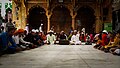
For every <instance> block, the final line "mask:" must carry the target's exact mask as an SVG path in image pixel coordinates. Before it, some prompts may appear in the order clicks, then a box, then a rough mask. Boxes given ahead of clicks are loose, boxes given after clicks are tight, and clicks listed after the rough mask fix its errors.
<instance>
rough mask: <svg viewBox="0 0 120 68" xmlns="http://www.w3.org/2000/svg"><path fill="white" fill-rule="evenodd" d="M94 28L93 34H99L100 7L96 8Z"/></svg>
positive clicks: (100, 28)
mask: <svg viewBox="0 0 120 68" xmlns="http://www.w3.org/2000/svg"><path fill="white" fill-rule="evenodd" d="M95 15H96V28H95V32H96V33H99V32H100V31H102V21H101V20H100V5H97V6H96V12H95Z"/></svg>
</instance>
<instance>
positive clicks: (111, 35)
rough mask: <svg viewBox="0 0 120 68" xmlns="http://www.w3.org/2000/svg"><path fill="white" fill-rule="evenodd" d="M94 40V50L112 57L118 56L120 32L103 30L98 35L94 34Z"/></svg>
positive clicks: (119, 52)
mask: <svg viewBox="0 0 120 68" xmlns="http://www.w3.org/2000/svg"><path fill="white" fill-rule="evenodd" d="M94 39H95V41H96V42H95V43H96V45H95V46H94V48H95V49H98V50H101V51H104V52H106V53H108V52H109V53H112V54H113V55H120V30H118V31H116V32H107V31H106V30H103V31H102V32H100V33H99V34H96V35H95V37H94Z"/></svg>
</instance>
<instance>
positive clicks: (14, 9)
mask: <svg viewBox="0 0 120 68" xmlns="http://www.w3.org/2000/svg"><path fill="white" fill-rule="evenodd" d="M12 20H13V21H16V5H15V2H14V1H12Z"/></svg>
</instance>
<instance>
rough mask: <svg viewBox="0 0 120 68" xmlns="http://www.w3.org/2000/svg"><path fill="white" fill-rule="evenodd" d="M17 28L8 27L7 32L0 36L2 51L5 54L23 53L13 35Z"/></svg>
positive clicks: (0, 49)
mask: <svg viewBox="0 0 120 68" xmlns="http://www.w3.org/2000/svg"><path fill="white" fill-rule="evenodd" d="M15 30H16V28H15V27H14V26H13V25H11V24H10V25H9V24H8V26H7V31H6V32H3V33H1V34H0V39H1V40H0V51H2V52H5V53H15V52H16V51H21V48H19V47H18V46H17V45H16V43H15V42H14V40H13V38H12V35H13V33H14V32H15Z"/></svg>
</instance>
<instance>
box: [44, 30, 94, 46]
mask: <svg viewBox="0 0 120 68" xmlns="http://www.w3.org/2000/svg"><path fill="white" fill-rule="evenodd" d="M46 37H47V43H48V44H63V45H66V44H67V45H69V44H70V45H81V43H82V42H86V44H88V45H91V44H92V42H93V34H90V35H88V33H86V34H84V33H83V32H80V31H77V30H74V31H71V32H70V34H69V35H67V34H66V33H65V32H64V31H61V32H60V33H58V34H56V33H54V32H53V31H51V30H50V31H49V33H48V34H47V35H46Z"/></svg>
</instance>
